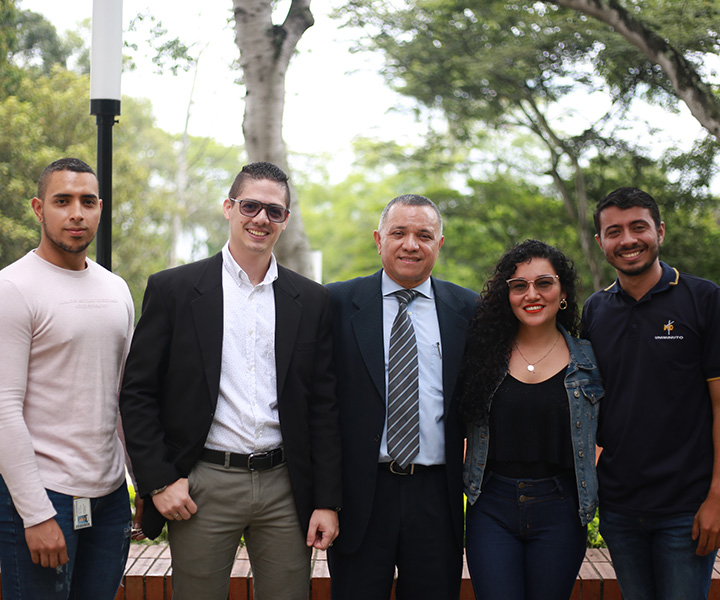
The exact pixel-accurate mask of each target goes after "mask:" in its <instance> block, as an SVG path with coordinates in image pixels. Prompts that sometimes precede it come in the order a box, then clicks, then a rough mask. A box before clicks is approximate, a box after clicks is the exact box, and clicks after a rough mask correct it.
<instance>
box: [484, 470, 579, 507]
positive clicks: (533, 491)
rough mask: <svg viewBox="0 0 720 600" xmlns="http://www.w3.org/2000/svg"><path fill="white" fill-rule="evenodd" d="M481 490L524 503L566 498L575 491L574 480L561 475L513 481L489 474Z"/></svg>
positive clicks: (571, 476)
mask: <svg viewBox="0 0 720 600" xmlns="http://www.w3.org/2000/svg"><path fill="white" fill-rule="evenodd" d="M482 489H483V491H484V492H492V493H496V494H499V495H502V496H505V497H510V498H516V499H517V500H518V502H520V503H525V502H533V501H538V500H546V499H548V498H560V497H564V496H568V495H570V494H572V493H573V491H574V489H575V478H574V477H573V475H571V474H566V473H563V474H560V475H556V476H554V477H546V478H543V479H529V478H528V479H525V478H521V479H514V478H511V477H503V476H502V475H496V474H495V473H492V472H491V473H487V474H486V476H485V480H484V481H483V486H482Z"/></svg>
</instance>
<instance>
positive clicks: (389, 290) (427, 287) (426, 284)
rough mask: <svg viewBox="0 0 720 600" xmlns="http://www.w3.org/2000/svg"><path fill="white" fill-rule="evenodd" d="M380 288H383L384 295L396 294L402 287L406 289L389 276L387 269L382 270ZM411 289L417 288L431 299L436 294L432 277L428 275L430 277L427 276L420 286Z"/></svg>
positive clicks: (417, 290) (416, 289)
mask: <svg viewBox="0 0 720 600" xmlns="http://www.w3.org/2000/svg"><path fill="white" fill-rule="evenodd" d="M380 289H381V290H382V295H383V296H389V295H391V294H394V293H395V292H397V291H398V290H402V289H405V288H403V286H401V285H400V284H399V283H397V282H395V281H393V280H392V279H390V277H389V276H388V274H387V273H386V272H385V270H384V269H383V272H382V283H381V288H380ZM410 289H413V290H415V291H416V292H418V293H419V294H421V295H422V296H425V298H430V299H432V298H434V297H435V295H434V293H433V289H432V281H431V279H430V277H428V278H427V279H426V280H425V281H423V282H422V283H421V284H420V285H418V286H416V287H414V288H410Z"/></svg>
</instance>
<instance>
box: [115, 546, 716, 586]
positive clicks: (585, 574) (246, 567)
mask: <svg viewBox="0 0 720 600" xmlns="http://www.w3.org/2000/svg"><path fill="white" fill-rule="evenodd" d="M718 568H720V563H719V564H718ZM716 575H717V577H718V579H720V571H719V572H717V573H716ZM123 583H124V587H123V588H120V591H119V592H118V594H117V596H116V598H115V600H170V599H171V598H172V571H171V568H170V549H169V548H168V547H167V546H166V545H165V544H158V545H155V546H142V545H137V544H133V545H132V546H131V548H130V557H129V559H128V563H127V568H126V570H125V578H124V582H123ZM713 588H717V594H718V597H717V600H720V582H718V584H717V585H713ZM711 597H713V596H711ZM252 598H253V593H252V577H251V575H250V561H249V560H248V557H247V552H246V551H245V549H244V548H242V549H241V550H240V551H239V552H238V555H237V558H236V559H235V565H234V567H233V570H232V575H231V579H230V595H229V600H252ZM393 598H394V596H393ZM474 598H475V596H474V595H473V590H472V584H471V583H470V575H469V573H468V570H467V565H463V581H462V588H461V592H460V600H474ZM310 599H311V600H330V574H329V572H328V566H327V560H326V557H325V552H320V551H315V552H314V553H313V558H312V582H311V591H310ZM572 600H621V596H620V588H619V587H618V584H617V580H616V578H615V571H614V570H613V567H612V564H611V563H610V559H609V555H608V553H607V550H592V549H589V550H588V551H587V554H586V555H585V560H584V561H583V564H582V567H581V568H580V573H579V575H578V579H577V582H576V583H575V588H574V590H573V595H572Z"/></svg>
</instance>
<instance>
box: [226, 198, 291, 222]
mask: <svg viewBox="0 0 720 600" xmlns="http://www.w3.org/2000/svg"><path fill="white" fill-rule="evenodd" d="M230 202H237V204H238V205H239V207H240V214H241V215H243V216H245V217H255V216H257V215H258V214H259V213H260V211H261V210H262V209H263V208H264V209H265V214H266V215H267V218H268V219H270V221H272V222H273V223H284V222H285V220H286V219H287V218H288V215H289V214H290V211H289V210H288V209H287V208H285V207H284V206H280V205H279V204H265V203H264V202H258V201H257V200H235V198H230Z"/></svg>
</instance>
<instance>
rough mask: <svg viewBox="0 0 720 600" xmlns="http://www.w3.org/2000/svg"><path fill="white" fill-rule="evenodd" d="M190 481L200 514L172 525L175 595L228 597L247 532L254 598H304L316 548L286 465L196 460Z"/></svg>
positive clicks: (180, 598)
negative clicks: (253, 466)
mask: <svg viewBox="0 0 720 600" xmlns="http://www.w3.org/2000/svg"><path fill="white" fill-rule="evenodd" d="M188 480H189V489H190V496H191V497H192V498H193V500H194V501H195V503H196V504H197V506H198V510H197V513H196V514H194V515H193V516H192V518H190V519H188V520H187V521H170V522H169V523H168V538H169V541H170V553H171V555H172V567H173V574H172V579H173V600H227V597H228V590H229V587H230V572H231V570H232V566H233V562H234V560H235V555H236V553H237V549H238V545H239V544H240V540H241V538H242V537H243V536H244V537H245V545H246V546H247V551H248V555H249V558H250V565H251V569H252V576H253V589H254V597H255V599H256V600H307V598H308V592H309V584H310V554H311V549H310V548H308V547H307V545H306V543H305V536H306V532H305V531H303V530H302V529H301V527H300V523H299V519H298V516H297V510H296V508H295V501H294V498H293V494H292V489H291V487H290V478H289V475H288V471H287V465H284V464H283V465H280V466H278V467H275V468H273V469H268V470H266V471H249V470H247V469H241V468H229V469H226V468H224V467H223V466H221V465H215V464H211V463H207V462H203V461H199V462H198V463H197V464H196V465H195V467H194V468H193V470H192V471H191V473H190V476H189V478H188Z"/></svg>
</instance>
